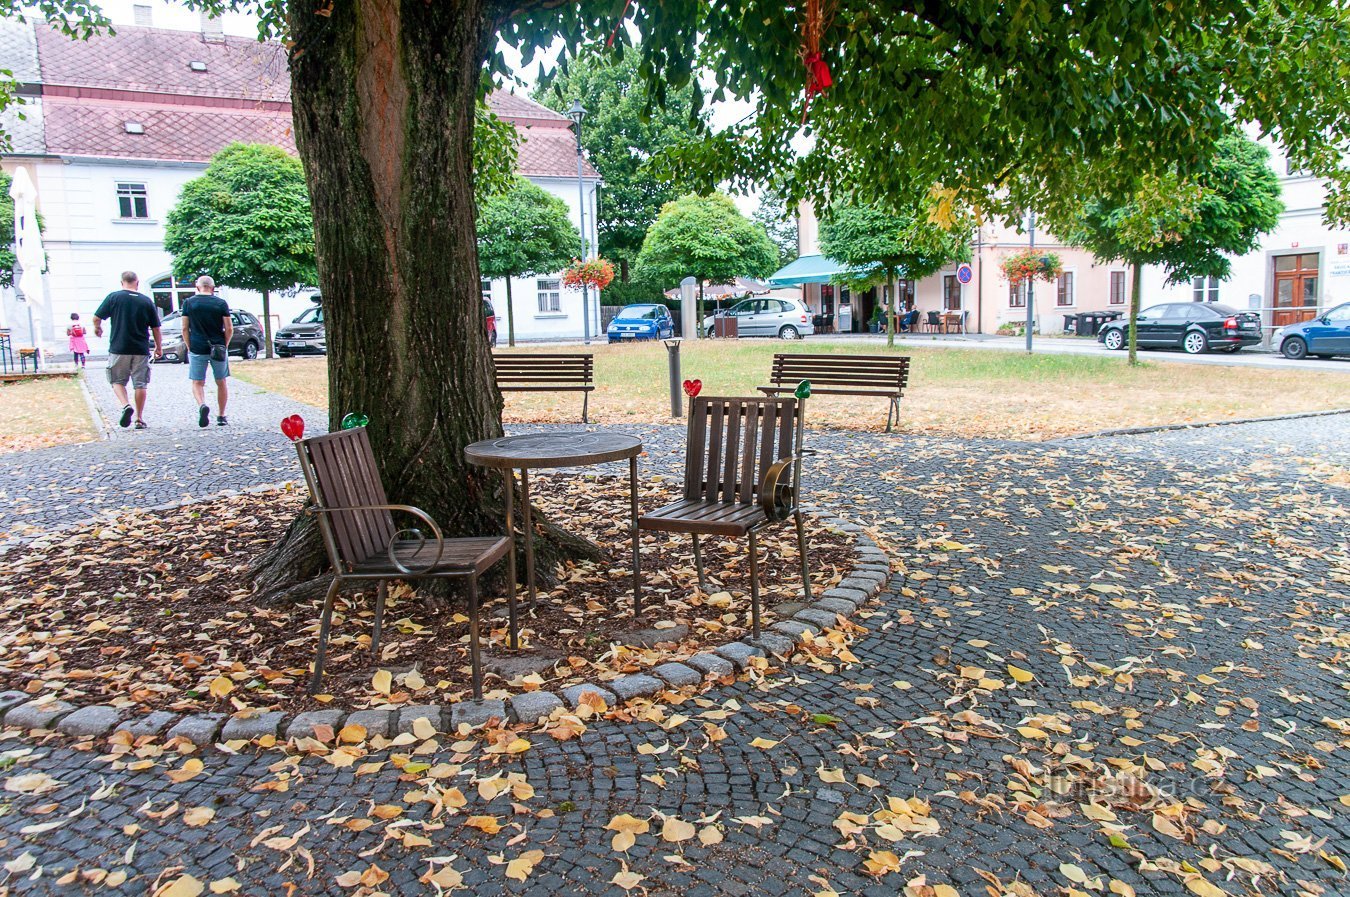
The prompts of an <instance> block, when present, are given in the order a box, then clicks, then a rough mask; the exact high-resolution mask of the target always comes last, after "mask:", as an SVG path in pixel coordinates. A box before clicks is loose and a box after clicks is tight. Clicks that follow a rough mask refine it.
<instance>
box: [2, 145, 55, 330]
mask: <svg viewBox="0 0 1350 897" xmlns="http://www.w3.org/2000/svg"><path fill="white" fill-rule="evenodd" d="M9 195H10V196H11V197H13V199H14V256H15V258H16V259H17V260H18V262H19V265H20V266H21V268H22V271H21V273H20V274H19V282H18V287H19V292H20V293H22V294H23V297H24V299H26V300H27V302H28V309H29V312H28V314H29V320H30V322H31V326H32V340H33V346H34V347H35V348H41V339H40V338H39V334H40V333H41V332H42V319H43V315H45V314H46V310H47V298H46V294H45V293H44V292H43V288H42V269H43V268H45V267H46V265H47V255H46V253H45V252H43V249H42V234H41V233H40V232H39V231H38V221H37V188H36V187H35V186H34V185H33V179H32V178H30V177H29V176H28V169H27V168H23V167H19V168H16V169H15V170H14V181H13V183H12V184H10V188H9Z"/></svg>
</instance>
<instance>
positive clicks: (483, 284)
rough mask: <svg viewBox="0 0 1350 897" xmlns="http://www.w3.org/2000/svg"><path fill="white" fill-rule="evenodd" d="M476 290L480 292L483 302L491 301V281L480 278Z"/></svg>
mask: <svg viewBox="0 0 1350 897" xmlns="http://www.w3.org/2000/svg"><path fill="white" fill-rule="evenodd" d="M478 292H479V293H481V294H482V296H483V301H484V302H491V301H492V281H490V280H480V281H479V282H478Z"/></svg>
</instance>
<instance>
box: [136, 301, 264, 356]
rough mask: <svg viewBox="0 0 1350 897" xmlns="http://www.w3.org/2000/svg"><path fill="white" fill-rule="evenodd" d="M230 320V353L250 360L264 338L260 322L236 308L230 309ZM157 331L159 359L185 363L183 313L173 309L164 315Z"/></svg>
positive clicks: (255, 354)
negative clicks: (161, 350)
mask: <svg viewBox="0 0 1350 897" xmlns="http://www.w3.org/2000/svg"><path fill="white" fill-rule="evenodd" d="M230 321H231V323H233V324H234V336H232V337H231V338H230V354H231V355H238V356H239V357H240V358H247V359H248V360H250V361H252V360H253V359H255V358H257V357H258V352H259V351H260V350H261V349H262V346H263V342H264V341H265V339H266V338H265V337H264V336H263V329H262V324H261V323H260V322H259V321H258V319H257V318H255V317H254V316H253V315H252V314H251V313H250V312H246V311H240V310H239V309H237V308H236V309H231V310H230ZM159 331H160V334H161V335H162V338H163V341H164V355H163V356H162V357H161V358H160V359H159V360H160V361H167V362H169V363H170V364H187V360H188V353H187V346H185V345H183V313H182V312H177V311H175V312H171V313H170V314H167V315H165V316H164V319H163V320H162V321H160V322H159Z"/></svg>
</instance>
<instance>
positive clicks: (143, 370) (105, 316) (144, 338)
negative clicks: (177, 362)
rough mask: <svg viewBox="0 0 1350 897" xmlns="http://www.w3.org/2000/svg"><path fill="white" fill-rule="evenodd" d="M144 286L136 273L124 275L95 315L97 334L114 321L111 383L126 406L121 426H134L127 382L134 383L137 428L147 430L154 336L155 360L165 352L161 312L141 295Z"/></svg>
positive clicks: (110, 342) (110, 368)
mask: <svg viewBox="0 0 1350 897" xmlns="http://www.w3.org/2000/svg"><path fill="white" fill-rule="evenodd" d="M140 285H141V282H140V279H139V278H138V277H136V272H135V271H123V272H122V289H120V290H115V291H113V292H111V293H109V294H108V295H107V296H106V297H105V298H104V299H103V302H102V304H100V305H99V307H98V311H96V312H94V335H95V336H102V335H103V322H104V321H109V320H110V321H112V328H111V330H112V332H111V333H110V334H109V338H108V382H109V383H111V384H112V391H113V395H115V396H117V401H119V402H121V403H122V416H121V418H120V419H119V420H118V423H119V424H121V425H122V426H123V427H127V426H130V425H131V415H132V408H131V401H129V400H128V398H127V382H128V381H130V382H131V387H132V389H133V390H134V401H135V403H136V410H135V414H136V429H137V430H144V429H145V419H144V413H145V396H146V390H147V389H148V388H149V386H150V337H151V336H152V335H153V337H154V340H155V357H156V358H158V357H160V355H161V354H162V353H163V350H164V345H163V343H162V342H161V341H160V336H159V310H158V309H156V308H155V303H153V302H151V301H150V297H149V296H147V295H145V294H144V293H139V292H137V290H136V288H137V287H139V286H140Z"/></svg>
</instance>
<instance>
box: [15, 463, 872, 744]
mask: <svg viewBox="0 0 1350 897" xmlns="http://www.w3.org/2000/svg"><path fill="white" fill-rule="evenodd" d="M267 488H268V489H271V488H275V487H267ZM251 491H264V490H262V489H247V490H231V491H230V492H228V493H225V494H239V493H241V492H251ZM194 501H200V499H194ZM176 506H178V505H177V504H175V505H172V506H170V507H176ZM803 510H804V511H806V512H807V513H810V514H812V516H815V517H817V518H818V519H820V520H821V522H823V523H824V524H825V525H826V526H828V527H830V528H831V529H833V530H835V531H836V532H840V533H845V534H849V535H852V537H853V551H854V561H855V563H854V568H853V572H852V573H850V574H849V575H848V576H846V577H845V578H844V579H843V580H842V581H841V582H840V583H839V584H838V585H837V586H835V587H834V588H832V589H827V590H826V591H825V592H824V593H822V594H821V595H820V596H818V597H815V598H814V600H813V601H812V602H811V604H809V605H808V606H806V607H804V608H803V609H801V610H799V611H797V612H796V613H795V614H794V615H793V616H792V617H790V618H788V619H785V620H779V621H777V622H775V623H773V624H771V625H769V626H768V627H767V628H766V629H765V630H763V631H762V632H761V633H760V637H759V638H758V639H752V638H746V639H742V640H741V641H737V642H731V643H729V644H726V645H722V646H720V647H717V648H708V649H705V650H703V651H700V652H698V653H697V654H694V655H693V656H691V657H688V658H686V659H685V660H683V661H667V662H665V663H662V664H659V665H658V666H656V667H653V668H652V669H651V670H648V671H647V672H642V673H630V674H627V675H623V676H619V677H618V678H616V679H611V680H606V681H600V680H597V681H594V682H583V683H579V684H576V685H569V686H566V687H564V688H562V689H560V690H559V691H558V692H557V693H554V692H549V691H533V692H524V693H521V694H518V695H512V696H511V697H510V698H507V699H505V700H492V699H485V700H482V701H472V700H470V701H458V702H455V703H452V704H420V705H406V706H402V707H386V708H376V709H371V710H355V711H351V712H348V711H345V710H342V709H340V708H325V709H323V710H309V711H305V712H302V713H299V714H296V715H295V716H290V715H289V714H286V713H284V712H283V711H279V710H268V711H257V712H254V713H248V714H246V715H236V716H231V715H229V714H226V713H197V714H188V715H179V714H176V713H171V712H169V711H164V710H156V711H152V712H150V713H148V714H144V715H141V716H137V717H133V718H129V719H123V715H122V714H123V711H122V710H119V709H118V708H116V707H112V706H110V705H107V704H90V705H86V706H84V707H76V706H75V705H74V704H71V703H69V702H67V701H61V700H53V699H50V698H48V699H38V700H30V696H29V695H28V694H27V693H25V692H21V691H3V692H0V727H3V728H4V729H12V728H19V729H23V730H28V731H33V730H36V731H37V732H39V733H41V734H47V733H51V732H55V733H58V734H61V735H67V736H71V737H74V738H101V737H105V736H110V735H112V734H114V733H116V732H119V731H125V732H128V733H129V734H131V735H132V736H133V737H135V738H140V737H144V736H152V735H153V736H160V735H162V736H164V738H165V739H166V740H167V739H174V738H179V739H183V740H185V741H187V742H189V743H191V744H193V745H195V746H197V747H206V746H209V745H213V744H224V743H226V742H231V741H253V740H255V739H258V738H263V737H266V736H271V737H273V738H276V739H279V740H290V739H294V738H301V737H312V736H313V735H314V732H315V728H316V727H318V726H328V727H331V728H332V729H333V730H334V731H336V730H338V729H339V728H341V727H342V725H343V724H344V722H345V723H346V724H358V725H361V726H363V727H364V728H365V730H366V732H367V734H368V735H372V736H373V735H380V736H383V737H386V738H394V737H396V736H398V735H401V734H404V733H411V732H412V731H413V729H414V726H415V725H416V723H417V722H418V721H419V720H423V719H425V720H426V721H427V722H429V723H431V725H432V726H433V728H434V729H435V730H436V731H437V732H438V733H454V732H457V731H458V730H459V729H460V727H461V726H466V725H467V726H468V727H470V728H478V727H480V726H484V725H488V724H489V723H491V722H493V721H494V720H500V721H506V722H509V723H513V724H525V725H538V724H539V723H541V722H543V721H545V720H547V719H548V718H549V716H550V715H551V714H552V713H553V712H554V711H555V710H558V709H562V708H570V709H576V708H577V707H579V706H580V705H581V704H582V702H583V701H586V702H588V703H589V702H591V701H593V700H594V698H588V697H587V696H588V695H590V696H595V697H598V698H600V699H601V700H603V701H604V703H605V704H606V706H609V707H615V706H618V705H620V704H622V703H624V702H626V701H628V700H631V699H633V698H639V697H646V696H649V695H654V694H656V693H658V692H660V691H663V690H665V689H667V688H682V687H688V686H692V685H699V684H702V683H703V682H705V681H706V680H707V678H708V677H710V676H714V677H720V676H725V675H729V674H732V673H735V672H740V671H742V670H744V669H746V668H747V667H748V666H750V665H751V664H752V662H753V660H752V659H753V658H756V657H764V656H766V655H768V654H774V655H778V656H781V657H787V656H788V655H790V654H791V653H792V651H793V649H794V648H795V647H796V646H797V645H798V644H799V643H800V642H803V641H805V640H807V639H809V638H811V637H813V636H815V635H817V634H818V633H819V632H820V631H821V630H823V629H825V628H828V627H830V626H835V625H837V624H838V622H839V618H841V617H842V618H844V619H848V618H849V617H851V616H852V615H853V614H854V613H856V612H857V610H858V608H860V607H861V606H862V605H863V604H864V603H866V602H867V601H869V600H870V599H871V598H873V597H874V596H875V595H876V593H877V592H879V591H880V590H881V588H882V586H884V585H885V583H886V580H887V578H888V577H889V575H890V569H891V568H890V561H889V559H888V558H887V557H886V554H885V552H883V551H882V550H881V549H880V548H878V547H877V544H876V542H874V541H873V540H872V539H871V538H870V537H868V536H867V535H866V534H865V533H864V532H863V530H862V527H861V526H859V525H858V524H856V523H853V522H851V521H849V520H846V519H844V518H842V517H839V516H836V515H831V514H828V513H825V512H823V511H821V510H820V509H818V508H807V507H805V506H803ZM86 525H87V524H86Z"/></svg>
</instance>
